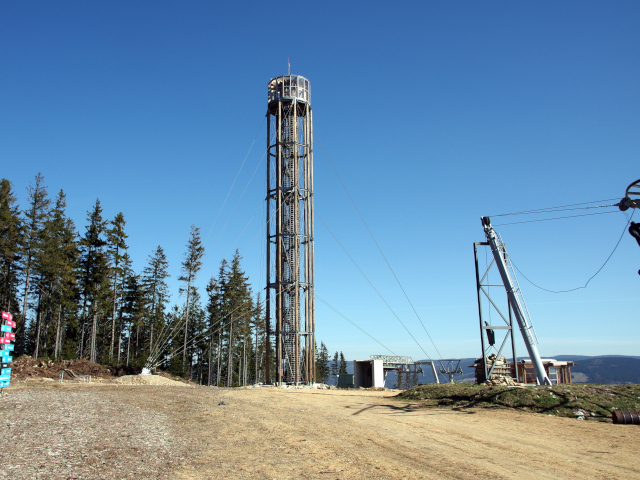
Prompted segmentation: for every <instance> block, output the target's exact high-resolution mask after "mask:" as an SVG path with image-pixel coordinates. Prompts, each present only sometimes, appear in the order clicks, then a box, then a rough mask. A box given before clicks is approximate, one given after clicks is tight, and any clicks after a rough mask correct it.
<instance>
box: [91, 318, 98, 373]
mask: <svg viewBox="0 0 640 480" xmlns="http://www.w3.org/2000/svg"><path fill="white" fill-rule="evenodd" d="M97 334H98V309H97V308H96V309H95V310H94V311H93V322H92V325H91V349H90V350H89V361H90V362H93V363H96V336H97Z"/></svg>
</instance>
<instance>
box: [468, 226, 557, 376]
mask: <svg viewBox="0 0 640 480" xmlns="http://www.w3.org/2000/svg"><path fill="white" fill-rule="evenodd" d="M481 219H482V226H483V227H484V233H485V235H486V237H487V242H488V243H489V246H490V247H491V252H492V253H493V258H494V259H495V261H496V266H497V267H498V271H499V272H500V276H501V277H502V282H503V284H504V287H505V289H506V290H507V296H508V297H509V303H510V304H511V309H512V311H513V314H514V315H515V317H516V320H517V321H518V326H519V327H520V332H521V333H522V338H523V340H524V344H525V346H526V347H527V352H529V357H530V358H531V363H533V368H534V369H535V371H536V378H537V381H538V385H551V380H549V377H548V376H547V372H546V371H545V369H544V366H543V365H542V360H541V359H540V354H539V353H538V349H537V347H536V341H535V339H534V335H535V332H534V330H533V325H532V324H531V321H530V318H529V314H528V311H527V307H526V305H525V303H524V299H523V298H522V293H521V292H520V287H519V285H518V281H517V279H516V278H515V273H513V270H511V268H510V263H509V256H508V255H507V249H506V248H505V246H504V242H503V241H502V239H501V238H500V235H498V233H497V232H496V231H495V230H494V229H493V227H492V226H491V219H490V218H489V217H481ZM510 270H511V272H510ZM513 361H514V362H515V361H516V359H515V358H514V359H513Z"/></svg>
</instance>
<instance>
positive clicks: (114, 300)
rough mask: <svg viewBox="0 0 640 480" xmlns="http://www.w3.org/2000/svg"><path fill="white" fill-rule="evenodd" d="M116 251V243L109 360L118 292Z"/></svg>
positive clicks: (114, 328) (114, 331)
mask: <svg viewBox="0 0 640 480" xmlns="http://www.w3.org/2000/svg"><path fill="white" fill-rule="evenodd" d="M118 252H119V248H118V246H117V245H116V256H115V267H114V269H113V310H112V311H111V346H110V348H109V360H113V344H114V341H113V340H114V338H113V337H114V336H115V333H116V293H117V292H118Z"/></svg>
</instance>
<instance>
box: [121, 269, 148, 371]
mask: <svg viewBox="0 0 640 480" xmlns="http://www.w3.org/2000/svg"><path fill="white" fill-rule="evenodd" d="M140 283H141V282H140V278H139V277H138V276H137V275H136V274H135V273H133V272H132V271H129V272H128V275H127V276H126V283H125V287H124V305H123V307H122V318H123V324H125V325H126V327H124V328H125V329H126V335H127V340H126V352H127V353H126V363H127V365H132V364H133V365H139V366H140V365H142V363H143V360H142V357H141V355H140V353H141V352H140V348H139V346H140V327H141V326H142V322H143V312H144V292H143V288H142V286H141V284H140Z"/></svg>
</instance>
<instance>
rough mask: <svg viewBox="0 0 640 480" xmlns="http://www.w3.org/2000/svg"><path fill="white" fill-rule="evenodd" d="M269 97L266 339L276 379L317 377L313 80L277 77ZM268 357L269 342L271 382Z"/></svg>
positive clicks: (301, 380) (303, 380)
mask: <svg viewBox="0 0 640 480" xmlns="http://www.w3.org/2000/svg"><path fill="white" fill-rule="evenodd" d="M268 98H269V102H268V108H267V295H266V297H267V298H266V309H267V315H266V330H267V345H268V346H269V345H271V340H272V339H273V341H274V342H275V355H276V358H275V365H276V371H275V379H274V381H275V383H276V384H282V383H293V384H298V383H307V384H310V383H313V382H315V318H314V295H313V264H314V261H313V148H312V136H313V130H312V117H311V89H310V85H309V80H307V79H306V78H304V77H301V76H299V75H284V76H281V77H276V78H273V79H272V80H270V81H269V96H268ZM272 318H274V319H275V324H274V325H273V326H272V325H271V319H272ZM273 327H275V330H274V329H273ZM269 357H270V353H269V348H267V362H266V365H267V367H266V381H267V383H271V376H270V371H269V370H270V365H271V359H270V358H269Z"/></svg>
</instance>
